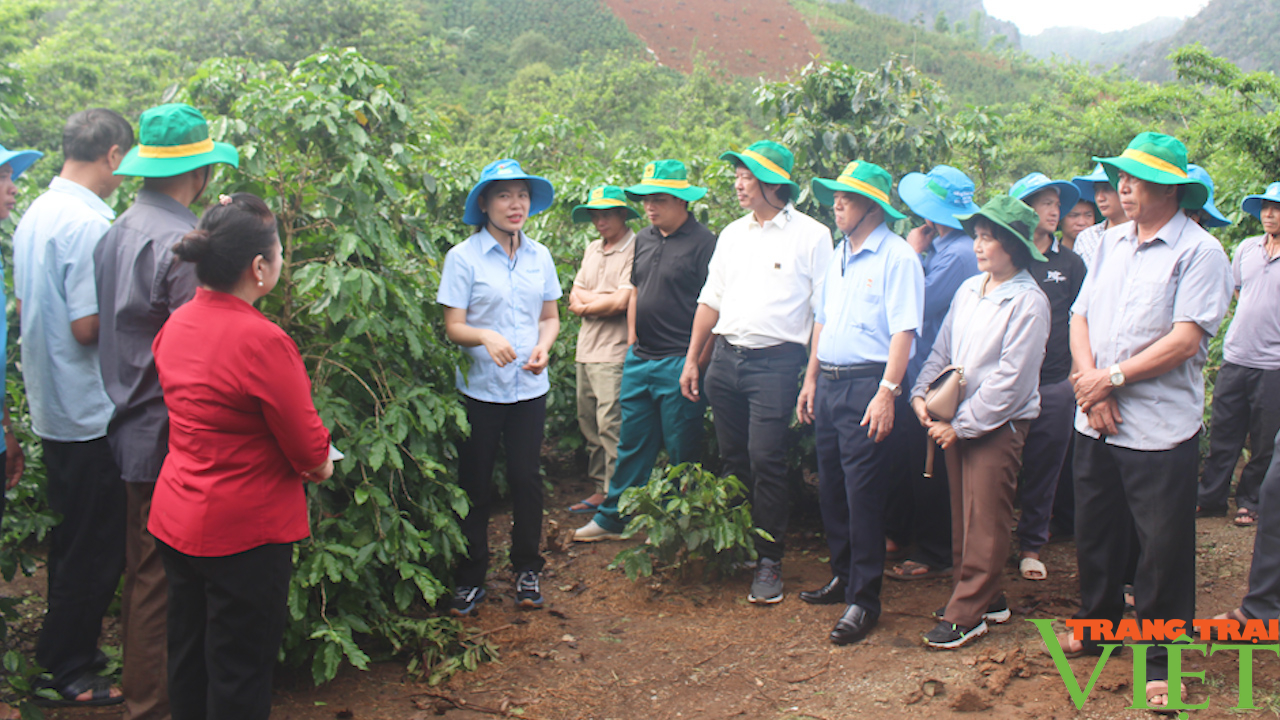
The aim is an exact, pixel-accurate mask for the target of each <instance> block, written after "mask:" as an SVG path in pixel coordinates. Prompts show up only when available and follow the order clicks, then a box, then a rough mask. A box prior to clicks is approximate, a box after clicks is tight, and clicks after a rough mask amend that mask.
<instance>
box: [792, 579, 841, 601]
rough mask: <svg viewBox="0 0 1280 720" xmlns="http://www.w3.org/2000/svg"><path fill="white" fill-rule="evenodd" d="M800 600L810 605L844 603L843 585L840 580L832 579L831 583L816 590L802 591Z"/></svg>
mask: <svg viewBox="0 0 1280 720" xmlns="http://www.w3.org/2000/svg"><path fill="white" fill-rule="evenodd" d="M800 599H801V600H803V601H805V602H807V603H809V604H810V605H836V604H838V603H842V602H844V583H843V582H841V580H840V578H837V577H833V578H831V582H829V583H827V584H826V585H823V586H822V587H820V588H818V589H817V590H804V591H801V593H800Z"/></svg>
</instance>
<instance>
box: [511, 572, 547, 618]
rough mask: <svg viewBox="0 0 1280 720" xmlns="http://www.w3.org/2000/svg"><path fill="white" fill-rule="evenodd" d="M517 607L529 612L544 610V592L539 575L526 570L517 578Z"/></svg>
mask: <svg viewBox="0 0 1280 720" xmlns="http://www.w3.org/2000/svg"><path fill="white" fill-rule="evenodd" d="M516 605H519V606H520V607H522V608H525V609H528V610H540V609H542V590H541V588H540V587H539V585H538V573H536V572H534V571H533V570H525V571H523V572H521V573H520V574H519V575H518V576H516Z"/></svg>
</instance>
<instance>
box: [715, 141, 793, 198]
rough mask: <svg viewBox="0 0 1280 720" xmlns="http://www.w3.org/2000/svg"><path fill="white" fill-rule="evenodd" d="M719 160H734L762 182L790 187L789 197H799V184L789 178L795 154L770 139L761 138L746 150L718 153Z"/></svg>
mask: <svg viewBox="0 0 1280 720" xmlns="http://www.w3.org/2000/svg"><path fill="white" fill-rule="evenodd" d="M720 159H721V160H736V161H737V162H740V163H742V164H743V165H745V166H746V168H747V169H748V170H750V171H751V174H752V175H755V176H756V179H757V180H759V181H760V182H762V183H767V184H769V185H786V186H787V187H789V188H791V195H790V199H792V200H795V199H796V198H798V197H800V186H799V185H797V184H796V183H795V181H794V180H792V179H791V168H792V167H793V166H794V165H795V156H794V155H792V154H791V151H790V150H788V149H786V148H785V147H783V146H781V145H779V144H778V143H776V142H773V141H772V140H761V141H760V142H754V143H751V144H750V145H748V146H747V149H746V150H743V151H741V152H733V151H732V150H730V151H727V152H722V153H720Z"/></svg>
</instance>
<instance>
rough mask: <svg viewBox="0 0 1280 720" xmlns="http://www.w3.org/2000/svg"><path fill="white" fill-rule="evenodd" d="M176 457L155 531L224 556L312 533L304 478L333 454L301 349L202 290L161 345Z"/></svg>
mask: <svg viewBox="0 0 1280 720" xmlns="http://www.w3.org/2000/svg"><path fill="white" fill-rule="evenodd" d="M151 348H152V350H153V351H154V352H155V356H156V369H157V370H158V371H159V374H160V386H161V387H162V388H163V390H164V403H165V405H166V406H168V408H169V455H168V456H167V457H166V458H165V461H164V467H163V468H162V469H161V470H160V478H159V480H158V481H157V482H156V490H155V495H154V497H153V498H152V501H151V516H150V520H149V521H148V524H147V528H148V529H149V530H150V531H151V534H153V535H155V536H156V537H157V538H159V539H160V540H163V541H164V542H165V543H168V544H169V545H170V546H171V547H173V548H174V549H176V550H178V551H179V552H182V553H185V554H187V555H194V556H197V557H221V556H225V555H233V554H235V553H239V552H244V551H245V550H251V549H253V548H255V547H259V546H261V545H267V544H274V543H288V542H294V541H296V540H301V539H302V538H305V537H307V535H308V534H310V528H309V525H308V522H307V498H306V493H305V491H304V489H303V478H302V475H301V473H303V472H305V471H307V470H311V469H312V468H316V467H319V466H320V465H321V464H322V463H324V461H325V460H326V459H327V458H328V456H329V431H328V430H326V429H325V427H324V424H323V423H321V422H320V416H319V414H317V413H316V407H315V404H314V403H313V402H312V400H311V379H310V378H309V377H307V369H306V367H305V366H304V365H303V364H302V356H301V355H299V354H298V346H297V345H296V344H295V343H294V342H293V339H292V338H290V337H289V335H288V334H287V333H285V331H284V330H281V329H280V327H279V326H278V325H276V324H275V323H273V322H271V321H270V320H268V319H267V318H265V317H263V316H262V314H261V313H259V312H258V311H257V310H256V309H254V307H253V306H252V305H250V304H248V303H246V302H245V301H243V300H241V299H239V298H237V297H235V296H234V295H229V294H227V293H220V292H213V291H211V290H206V289H204V288H200V289H199V290H197V291H196V296H195V299H193V300H192V301H191V302H189V303H187V304H186V305H183V306H182V307H181V308H179V309H178V310H176V311H174V313H173V315H172V316H171V317H170V318H169V321H168V322H166V323H165V324H164V327H163V328H161V329H160V332H159V333H158V334H157V335H156V339H155V342H154V343H153V344H152V346H151Z"/></svg>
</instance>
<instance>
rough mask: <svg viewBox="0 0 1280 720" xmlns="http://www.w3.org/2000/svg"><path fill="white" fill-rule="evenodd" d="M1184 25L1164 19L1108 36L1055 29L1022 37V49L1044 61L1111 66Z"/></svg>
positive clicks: (1180, 20)
mask: <svg viewBox="0 0 1280 720" xmlns="http://www.w3.org/2000/svg"><path fill="white" fill-rule="evenodd" d="M1185 22H1186V21H1185V20H1183V19H1180V18H1171V17H1161V18H1156V19H1154V20H1149V21H1147V22H1145V23H1143V24H1141V25H1138V26H1137V27H1132V28H1129V29H1128V30H1119V31H1116V32H1109V33H1104V32H1098V31H1097V30H1090V29H1088V28H1082V27H1052V28H1049V29H1047V30H1045V31H1044V32H1042V33H1040V34H1038V35H1023V36H1022V49H1023V50H1024V51H1026V53H1027V54H1028V55H1031V56H1033V57H1037V58H1040V59H1041V60H1048V59H1049V58H1051V57H1053V56H1055V55H1056V56H1058V57H1060V58H1070V59H1072V60H1077V61H1079V62H1084V63H1088V64H1089V65H1101V66H1104V67H1110V66H1112V65H1114V64H1115V63H1118V62H1120V61H1121V60H1123V59H1124V57H1125V56H1126V55H1128V54H1129V53H1131V52H1133V51H1134V50H1136V49H1138V47H1139V46H1141V45H1143V44H1144V43H1153V42H1159V41H1161V40H1165V39H1167V38H1169V37H1172V36H1173V35H1174V33H1176V32H1178V30H1179V29H1181V28H1182V25H1183V23H1185Z"/></svg>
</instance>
